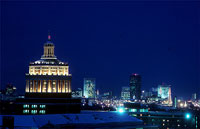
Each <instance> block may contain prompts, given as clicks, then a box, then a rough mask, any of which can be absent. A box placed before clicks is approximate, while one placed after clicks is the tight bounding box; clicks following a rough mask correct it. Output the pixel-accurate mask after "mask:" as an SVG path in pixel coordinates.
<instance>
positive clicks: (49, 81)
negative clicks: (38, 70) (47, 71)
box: [47, 80, 51, 93]
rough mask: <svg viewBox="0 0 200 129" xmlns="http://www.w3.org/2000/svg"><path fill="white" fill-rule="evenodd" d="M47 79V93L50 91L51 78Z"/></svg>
mask: <svg viewBox="0 0 200 129" xmlns="http://www.w3.org/2000/svg"><path fill="white" fill-rule="evenodd" d="M47 81H48V90H47V91H48V93H51V80H47Z"/></svg>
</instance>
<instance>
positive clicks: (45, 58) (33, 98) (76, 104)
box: [15, 35, 81, 115]
mask: <svg viewBox="0 0 200 129" xmlns="http://www.w3.org/2000/svg"><path fill="white" fill-rule="evenodd" d="M54 48H55V46H54V44H53V43H52V42H51V37H50V35H49V36H48V41H47V42H46V43H45V44H44V54H43V55H42V57H41V59H40V60H38V61H35V62H31V63H30V65H29V73H28V74H26V88H25V98H24V99H17V103H16V107H15V109H16V114H24V115H28V114H41V115H42V114H62V113H79V112H80V105H81V100H80V99H78V98H76V99H74V98H72V96H71V78H72V75H71V74H69V65H68V64H67V63H64V62H61V61H59V60H58V59H57V58H56V56H55V55H54Z"/></svg>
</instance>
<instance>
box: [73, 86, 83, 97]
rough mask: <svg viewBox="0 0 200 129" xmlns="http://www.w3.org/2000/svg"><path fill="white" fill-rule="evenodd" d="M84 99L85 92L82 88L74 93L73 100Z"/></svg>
mask: <svg viewBox="0 0 200 129" xmlns="http://www.w3.org/2000/svg"><path fill="white" fill-rule="evenodd" d="M82 97H83V90H82V89H81V88H78V89H76V90H74V91H72V98H82Z"/></svg>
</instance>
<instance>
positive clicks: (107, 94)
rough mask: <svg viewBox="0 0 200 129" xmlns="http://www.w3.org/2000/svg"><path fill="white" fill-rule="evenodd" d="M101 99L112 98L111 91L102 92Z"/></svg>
mask: <svg viewBox="0 0 200 129" xmlns="http://www.w3.org/2000/svg"><path fill="white" fill-rule="evenodd" d="M102 99H104V100H105V99H112V91H109V92H105V93H103V95H102Z"/></svg>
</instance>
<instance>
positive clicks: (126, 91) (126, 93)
mask: <svg viewBox="0 0 200 129" xmlns="http://www.w3.org/2000/svg"><path fill="white" fill-rule="evenodd" d="M121 99H123V100H130V87H122V91H121Z"/></svg>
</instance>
